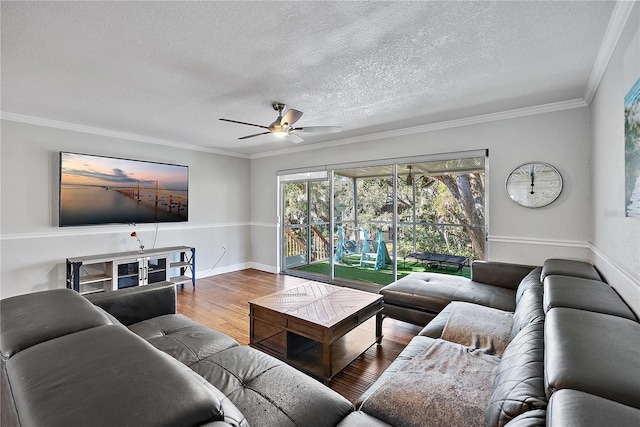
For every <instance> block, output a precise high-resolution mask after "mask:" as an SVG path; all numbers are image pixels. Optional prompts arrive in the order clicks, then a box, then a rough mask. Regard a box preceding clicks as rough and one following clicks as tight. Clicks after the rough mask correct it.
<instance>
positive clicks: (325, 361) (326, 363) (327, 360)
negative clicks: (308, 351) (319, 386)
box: [322, 343, 333, 384]
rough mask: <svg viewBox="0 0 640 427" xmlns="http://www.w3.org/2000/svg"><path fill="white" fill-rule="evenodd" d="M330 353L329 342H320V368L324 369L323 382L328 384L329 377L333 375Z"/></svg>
mask: <svg viewBox="0 0 640 427" xmlns="http://www.w3.org/2000/svg"><path fill="white" fill-rule="evenodd" d="M332 353H333V351H332V348H331V344H327V343H324V344H322V368H323V371H324V382H325V384H329V383H330V382H331V377H332V376H333V375H332V374H333V372H331V365H332V364H333V357H332Z"/></svg>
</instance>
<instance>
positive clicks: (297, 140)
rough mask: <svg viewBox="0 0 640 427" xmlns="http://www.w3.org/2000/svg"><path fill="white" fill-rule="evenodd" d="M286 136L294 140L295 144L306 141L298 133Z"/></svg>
mask: <svg viewBox="0 0 640 427" xmlns="http://www.w3.org/2000/svg"><path fill="white" fill-rule="evenodd" d="M285 138H287V139H288V140H289V141H291V142H293V143H294V144H298V143H300V142H302V141H304V139H302V137H301V136H300V135H296V134H293V133H290V134H289V135H287V136H286V137H285Z"/></svg>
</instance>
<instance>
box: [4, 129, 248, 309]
mask: <svg viewBox="0 0 640 427" xmlns="http://www.w3.org/2000/svg"><path fill="white" fill-rule="evenodd" d="M1 124H2V130H1V137H2V138H1V146H0V167H1V169H0V176H1V183H0V190H1V192H0V195H1V206H0V240H1V241H0V243H1V246H0V247H1V250H0V297H2V298H5V297H9V296H12V295H17V294H21V293H27V292H34V291H38V290H45V289H51V288H61V287H65V286H66V283H65V274H66V272H65V260H66V258H67V257H74V256H81V255H92V254H99V253H110V252H118V251H125V250H135V249H136V248H137V246H136V242H135V239H133V238H131V237H130V233H131V231H133V230H134V229H135V230H136V231H137V233H138V234H139V235H140V236H141V238H142V240H143V241H144V242H145V245H146V246H147V247H151V242H152V240H153V236H154V232H155V225H152V224H139V225H137V226H136V227H135V228H134V227H133V226H128V225H106V226H86V227H64V228H59V227H58V225H57V209H58V152H59V151H71V152H78V153H87V154H97V155H105V156H114V157H125V158H132V159H138V160H149V161H155V162H164V163H177V164H182V165H187V166H189V221H188V222H187V223H180V224H175V223H173V224H160V225H159V227H158V236H157V241H156V247H163V246H176V245H189V246H194V247H195V248H196V272H197V276H198V277H201V276H204V275H211V274H218V273H220V272H225V271H230V270H236V269H240V268H245V267H246V266H247V263H248V262H249V261H250V259H251V255H250V231H251V230H250V223H249V220H250V198H249V190H248V189H249V176H250V166H249V163H250V161H249V160H248V159H242V158H236V157H229V156H221V155H217V154H212V153H204V152H201V151H191V150H186V149H179V148H173V147H167V146H162V145H156V144H149V143H141V142H135V141H129V140H123V139H117V138H111V137H106V136H99V135H95V134H88V133H81V132H75V131H70V130H62V129H55V128H50V127H44V126H37V125H32V124H25V123H18V122H13V121H7V120H3V121H2V122H1ZM223 244H224V245H226V246H227V248H228V249H227V252H226V254H225V256H224V257H223V258H222V259H221V260H220V262H219V264H218V265H217V267H216V269H215V270H212V267H213V266H214V264H215V262H216V261H217V260H218V259H219V258H220V256H221V255H222V252H223V251H222V245H223Z"/></svg>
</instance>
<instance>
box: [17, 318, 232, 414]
mask: <svg viewBox="0 0 640 427" xmlns="http://www.w3.org/2000/svg"><path fill="white" fill-rule="evenodd" d="M6 371H7V376H8V379H9V383H10V385H11V393H12V395H13V397H14V401H15V407H16V412H17V414H18V418H19V420H20V424H21V425H24V426H34V427H35V426H51V425H59V426H71V425H77V426H82V425H84V426H89V425H98V424H99V425H105V426H107V425H112V426H124V425H135V426H152V425H154V426H157V425H165V426H185V425H199V424H203V423H206V422H210V421H216V420H220V421H223V420H224V414H223V410H222V405H221V402H220V400H219V399H218V398H217V397H216V395H215V393H214V391H213V387H211V386H210V385H209V384H206V383H204V382H203V380H202V378H199V377H198V376H197V375H195V373H193V372H192V371H191V370H189V368H187V367H186V366H185V365H183V364H181V363H180V362H178V361H177V360H175V359H173V358H171V357H169V356H167V355H166V354H164V353H162V352H160V351H158V350H156V349H154V348H153V347H152V346H151V345H149V344H148V343H147V342H145V341H144V340H143V339H141V338H140V337H137V336H136V335H134V334H132V333H131V332H129V331H128V330H127V329H126V328H124V327H122V326H99V327H95V328H91V329H87V330H84V331H80V332H77V333H74V334H70V335H65V336H63V337H60V338H58V339H55V340H49V341H47V342H43V343H41V344H38V345H36V346H33V347H30V348H28V349H25V350H23V351H21V352H19V353H17V354H16V355H14V356H13V357H12V358H11V359H9V360H8V361H6ZM240 421H241V420H240Z"/></svg>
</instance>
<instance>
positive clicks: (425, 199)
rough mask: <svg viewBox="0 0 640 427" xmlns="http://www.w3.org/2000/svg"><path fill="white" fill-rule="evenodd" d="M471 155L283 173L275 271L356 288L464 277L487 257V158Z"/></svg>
mask: <svg viewBox="0 0 640 427" xmlns="http://www.w3.org/2000/svg"><path fill="white" fill-rule="evenodd" d="M474 154H476V155H470V154H469V153H465V155H464V156H460V157H455V156H452V157H454V158H446V157H445V158H433V159H431V158H420V159H403V160H402V161H397V162H393V163H391V164H376V165H367V164H352V165H349V166H346V167H345V166H342V167H341V166H334V167H327V169H328V172H324V171H322V173H320V174H319V175H314V176H306V175H301V174H300V173H298V174H294V175H283V176H281V184H280V185H281V187H280V194H281V195H282V200H281V207H282V208H281V211H282V215H281V216H282V224H281V230H282V235H281V242H282V245H281V248H280V251H281V254H282V256H281V260H282V261H281V264H282V269H281V270H282V271H283V272H285V273H287V274H293V275H298V276H303V277H309V278H311V279H316V280H323V281H328V282H335V283H338V284H347V285H353V286H355V287H375V286H380V285H384V284H387V283H391V282H393V281H394V280H397V278H399V277H402V276H404V275H406V274H409V273H411V272H413V271H438V272H445V273H451V274H462V275H468V273H469V268H468V266H469V265H470V263H471V262H472V261H473V260H476V259H484V258H485V252H486V250H485V240H486V239H485V178H484V176H485V156H484V155H482V154H483V153H482V152H481V153H480V155H478V152H476V153H474ZM440 157H442V156H440ZM318 176H321V178H320V179H319V178H318ZM331 202H332V203H331ZM331 206H333V214H331Z"/></svg>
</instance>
